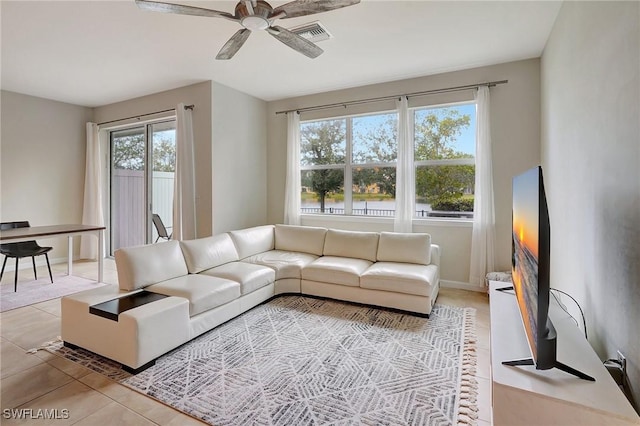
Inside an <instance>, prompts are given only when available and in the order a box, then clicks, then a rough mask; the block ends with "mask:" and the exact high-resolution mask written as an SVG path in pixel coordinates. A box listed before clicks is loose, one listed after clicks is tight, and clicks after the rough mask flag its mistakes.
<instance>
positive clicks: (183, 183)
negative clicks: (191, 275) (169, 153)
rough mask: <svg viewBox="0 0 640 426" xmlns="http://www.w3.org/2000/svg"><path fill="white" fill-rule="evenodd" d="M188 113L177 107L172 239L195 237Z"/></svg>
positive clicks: (194, 208)
mask: <svg viewBox="0 0 640 426" xmlns="http://www.w3.org/2000/svg"><path fill="white" fill-rule="evenodd" d="M193 145H194V144H193V119H192V117H191V110H190V109H185V105H184V104H183V103H179V104H178V106H177V107H176V172H175V179H174V182H173V183H174V192H173V237H172V238H173V239H174V240H192V239H194V238H196V225H197V224H196V179H195V159H194V146H193Z"/></svg>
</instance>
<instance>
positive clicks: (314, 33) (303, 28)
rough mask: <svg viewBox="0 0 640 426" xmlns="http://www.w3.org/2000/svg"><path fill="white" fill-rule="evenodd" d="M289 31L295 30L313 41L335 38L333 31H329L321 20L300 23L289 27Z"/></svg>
mask: <svg viewBox="0 0 640 426" xmlns="http://www.w3.org/2000/svg"><path fill="white" fill-rule="evenodd" d="M289 31H291V32H294V33H296V34H298V35H299V36H300V37H304V38H306V39H307V40H309V41H311V42H313V43H316V42H318V41H323V40H329V39H330V38H333V36H332V35H331V33H330V32H329V31H327V29H326V28H325V27H324V25H322V24H321V23H320V21H315V22H311V23H309V24H303V25H298V26H297V27H293V28H289Z"/></svg>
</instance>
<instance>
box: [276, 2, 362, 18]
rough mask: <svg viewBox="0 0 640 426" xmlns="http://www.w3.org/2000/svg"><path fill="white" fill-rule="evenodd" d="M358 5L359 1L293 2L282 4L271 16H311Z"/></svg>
mask: <svg viewBox="0 0 640 426" xmlns="http://www.w3.org/2000/svg"><path fill="white" fill-rule="evenodd" d="M358 3H360V0H315V1H314V0H295V1H292V2H290V3H286V4H283V5H282V6H278V7H276V8H275V9H273V12H272V13H271V16H275V15H278V14H280V13H282V12H284V13H285V15H286V16H283V17H282V19H286V18H295V17H297V16H305V15H313V14H314V13H321V12H328V11H330V10H334V9H340V8H341V7H347V6H353V5H354V4H358Z"/></svg>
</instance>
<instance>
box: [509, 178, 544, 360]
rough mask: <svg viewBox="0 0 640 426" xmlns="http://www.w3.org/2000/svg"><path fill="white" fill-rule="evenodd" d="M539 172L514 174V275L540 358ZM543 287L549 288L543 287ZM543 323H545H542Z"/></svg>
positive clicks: (534, 349) (530, 337)
mask: <svg viewBox="0 0 640 426" xmlns="http://www.w3.org/2000/svg"><path fill="white" fill-rule="evenodd" d="M540 176H541V171H540V168H539V167H535V168H533V169H531V170H528V171H527V172H525V173H523V174H521V175H519V176H516V177H515V178H513V211H512V214H513V229H512V244H513V257H512V275H513V286H514V289H515V292H516V297H517V299H518V305H519V307H520V312H521V313H522V319H523V323H524V327H525V331H526V334H527V339H528V340H529V347H530V348H531V354H532V355H533V359H534V360H536V359H537V358H538V338H539V337H540V336H539V333H540V331H541V330H540V328H541V327H540V325H541V324H539V320H540V319H541V318H539V312H538V310H539V308H546V307H544V306H538V302H539V297H541V296H542V297H544V296H543V295H542V294H538V291H539V289H538V285H539V279H540V278H543V279H544V277H541V276H540V270H539V269H540V262H539V254H540V252H539V250H540V246H539V244H540V219H541V218H540V207H541V206H540V189H541V188H540V187H541V182H540ZM540 290H541V291H547V292H548V291H549V289H548V288H546V289H545V288H544V286H543V288H541V289H540ZM542 326H543V327H544V326H545V324H542Z"/></svg>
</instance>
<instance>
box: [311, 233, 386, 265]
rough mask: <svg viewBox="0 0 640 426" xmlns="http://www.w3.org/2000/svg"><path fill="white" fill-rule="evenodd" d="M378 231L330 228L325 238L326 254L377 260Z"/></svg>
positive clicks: (324, 252)
mask: <svg viewBox="0 0 640 426" xmlns="http://www.w3.org/2000/svg"><path fill="white" fill-rule="evenodd" d="M377 251H378V233H377V232H358V231H341V230H338V229H329V230H328V231H327V236H326V237H325V240H324V251H323V253H322V254H324V255H325V256H340V257H352V258H355V259H365V260H370V261H371V262H375V261H376V254H377Z"/></svg>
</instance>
